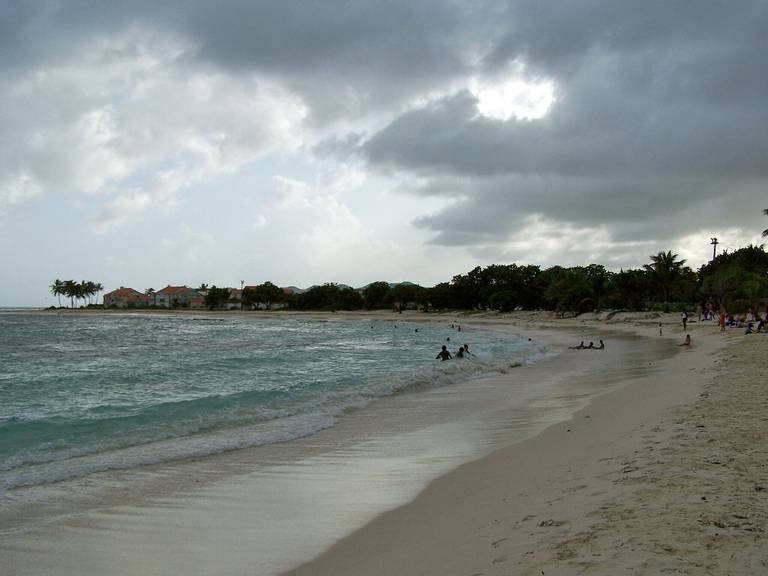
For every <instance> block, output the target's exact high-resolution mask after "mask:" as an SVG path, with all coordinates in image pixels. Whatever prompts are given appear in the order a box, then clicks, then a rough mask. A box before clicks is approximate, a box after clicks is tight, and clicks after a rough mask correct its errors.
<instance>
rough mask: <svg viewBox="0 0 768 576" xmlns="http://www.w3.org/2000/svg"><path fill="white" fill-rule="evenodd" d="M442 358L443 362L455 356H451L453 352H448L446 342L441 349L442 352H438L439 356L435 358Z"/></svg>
mask: <svg viewBox="0 0 768 576" xmlns="http://www.w3.org/2000/svg"><path fill="white" fill-rule="evenodd" d="M437 359H440V360H442V361H443V362H445V361H446V360H452V359H453V356H451V353H450V352H448V348H446V347H445V344H443V349H442V350H440V352H438V353H437V356H435V360H437Z"/></svg>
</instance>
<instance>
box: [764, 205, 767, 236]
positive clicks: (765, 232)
mask: <svg viewBox="0 0 768 576" xmlns="http://www.w3.org/2000/svg"><path fill="white" fill-rule="evenodd" d="M763 214H765V215H766V216H768V208H766V209H765V210H763ZM766 236H768V228H766V229H765V230H763V238H765V237H766Z"/></svg>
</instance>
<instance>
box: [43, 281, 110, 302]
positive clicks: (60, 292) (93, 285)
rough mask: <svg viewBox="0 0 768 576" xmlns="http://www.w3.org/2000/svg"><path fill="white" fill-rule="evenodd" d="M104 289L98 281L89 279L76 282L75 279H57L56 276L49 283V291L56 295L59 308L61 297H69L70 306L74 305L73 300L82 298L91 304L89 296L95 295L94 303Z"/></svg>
mask: <svg viewBox="0 0 768 576" xmlns="http://www.w3.org/2000/svg"><path fill="white" fill-rule="evenodd" d="M102 290H104V286H102V285H101V284H100V283H98V282H92V281H90V280H83V281H82V282H76V281H75V280H59V279H58V278H57V279H56V280H54V281H53V284H51V285H50V292H51V294H53V295H54V296H56V297H57V298H58V300H59V308H61V297H62V296H64V297H65V298H69V301H70V306H71V307H72V308H74V307H75V301H76V300H77V301H78V302H79V301H80V300H83V301H84V302H85V301H87V303H88V306H90V305H91V304H92V302H91V298H93V297H96V303H98V301H99V298H98V295H99V292H101V291H102Z"/></svg>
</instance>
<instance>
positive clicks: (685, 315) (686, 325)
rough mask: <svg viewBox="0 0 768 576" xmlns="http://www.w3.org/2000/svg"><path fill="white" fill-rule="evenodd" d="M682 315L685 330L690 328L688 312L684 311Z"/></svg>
mask: <svg viewBox="0 0 768 576" xmlns="http://www.w3.org/2000/svg"><path fill="white" fill-rule="evenodd" d="M680 317H681V318H682V319H683V332H685V331H686V330H687V329H688V312H685V311H683V313H682V314H680Z"/></svg>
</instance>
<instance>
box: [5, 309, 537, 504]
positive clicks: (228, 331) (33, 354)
mask: <svg viewBox="0 0 768 576" xmlns="http://www.w3.org/2000/svg"><path fill="white" fill-rule="evenodd" d="M0 335H1V337H0V486H2V487H3V488H4V489H5V490H11V489H14V488H18V487H24V486H40V485H45V484H50V483H53V482H57V481H60V480H64V479H69V478H79V477H84V476H86V475H88V474H91V473H94V472H99V471H104V470H115V469H127V468H134V467H138V466H141V465H145V464H153V463H163V462H170V461H175V460H182V459H188V458H190V457H200V456H206V455H211V454H216V453H220V452H225V451H229V450H233V449H237V448H244V447H252V446H262V445H268V444H275V443H280V442H286V441H289V440H294V439H297V438H301V437H307V436H310V435H312V434H315V433H317V432H319V431H320V430H324V429H327V428H330V427H333V426H334V425H335V424H336V423H337V422H338V420H339V418H340V417H342V416H343V415H344V414H345V413H349V412H350V411H355V410H358V409H361V408H363V407H365V406H367V405H368V404H370V403H371V402H372V401H373V400H375V399H377V398H382V397H386V396H392V395H395V394H400V393H405V392H410V391H416V392H417V391H419V390H424V389H433V388H438V387H445V386H451V385H455V384H458V383H463V382H466V381H468V380H472V379H478V378H481V377H484V376H488V375H490V374H493V373H504V372H506V371H508V370H510V369H511V368H510V366H515V365H519V364H524V365H525V364H531V363H534V362H536V361H537V360H539V359H541V358H542V357H543V356H544V355H545V354H546V352H547V350H546V347H545V346H544V345H543V344H542V343H540V342H535V341H528V340H527V339H522V338H518V337H516V336H513V335H511V334H510V333H509V332H507V331H503V330H495V329H493V328H492V327H483V328H469V329H468V328H465V329H464V331H463V332H459V331H458V330H457V329H456V328H451V326H450V323H449V322H447V321H445V322H423V323H418V322H393V321H383V320H363V319H361V320H328V321H324V320H311V319H302V318H293V317H287V318H281V317H277V318H275V317H268V316H261V317H260V316H258V315H254V316H253V317H248V316H232V317H212V316H206V315H199V316H194V315H171V314H169V315H138V314H128V313H127V314H120V315H118V314H108V315H107V314H105V315H97V314H87V315H86V314H83V315H75V314H56V313H50V314H47V313H46V314H25V313H2V314H0ZM449 338H450V341H448V339H449ZM464 343H468V344H469V345H470V350H471V351H472V352H474V356H472V357H470V358H467V359H464V360H455V361H452V362H440V361H437V360H435V355H436V354H437V352H438V351H439V350H440V347H441V345H442V344H446V345H448V349H449V350H450V351H451V352H455V351H456V350H457V349H458V347H459V346H460V345H462V344H464Z"/></svg>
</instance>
